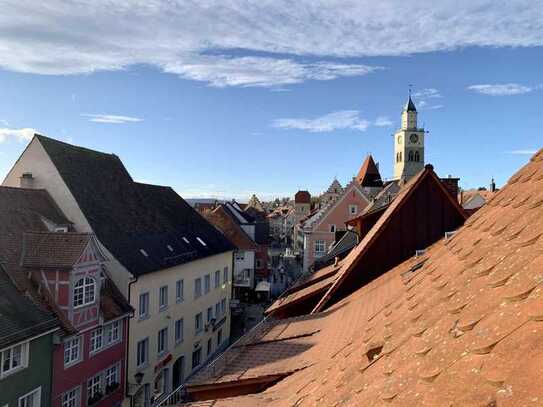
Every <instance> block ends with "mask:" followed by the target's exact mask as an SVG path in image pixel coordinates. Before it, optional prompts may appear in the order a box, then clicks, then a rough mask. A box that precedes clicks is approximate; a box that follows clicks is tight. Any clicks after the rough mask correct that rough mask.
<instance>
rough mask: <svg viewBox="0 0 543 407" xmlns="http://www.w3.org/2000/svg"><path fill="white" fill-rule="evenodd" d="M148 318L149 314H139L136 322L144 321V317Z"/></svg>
mask: <svg viewBox="0 0 543 407" xmlns="http://www.w3.org/2000/svg"><path fill="white" fill-rule="evenodd" d="M149 318H151V316H150V315H149V314H147V315H142V316H139V317H138V322H141V321H145V320H146V319H149Z"/></svg>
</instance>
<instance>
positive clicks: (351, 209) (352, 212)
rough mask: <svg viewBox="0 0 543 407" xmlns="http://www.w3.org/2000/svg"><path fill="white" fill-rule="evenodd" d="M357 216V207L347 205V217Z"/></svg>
mask: <svg viewBox="0 0 543 407" xmlns="http://www.w3.org/2000/svg"><path fill="white" fill-rule="evenodd" d="M356 214H358V205H349V215H356Z"/></svg>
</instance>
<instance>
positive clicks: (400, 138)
mask: <svg viewBox="0 0 543 407" xmlns="http://www.w3.org/2000/svg"><path fill="white" fill-rule="evenodd" d="M398 144H402V136H398Z"/></svg>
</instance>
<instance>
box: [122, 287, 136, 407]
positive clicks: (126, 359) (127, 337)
mask: <svg viewBox="0 0 543 407" xmlns="http://www.w3.org/2000/svg"><path fill="white" fill-rule="evenodd" d="M137 282H138V277H137V276H136V277H135V278H132V280H130V281H129V282H128V303H129V304H130V298H131V297H130V289H131V288H132V284H134V283H137ZM137 312H138V310H137V309H134V315H132V316H129V317H128V321H127V324H126V332H125V334H126V340H125V350H124V352H125V366H124V381H125V385H124V387H125V393H124V394H126V395H127V396H128V398H129V399H130V407H134V396H133V395H131V394H130V393H129V392H130V384H129V383H128V360H129V359H130V357H129V354H128V351H129V346H128V345H129V342H130V335H129V333H130V321H131V319H132V318H135V317H136V313H137Z"/></svg>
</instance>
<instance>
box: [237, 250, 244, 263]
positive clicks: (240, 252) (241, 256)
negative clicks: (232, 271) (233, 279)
mask: <svg viewBox="0 0 543 407" xmlns="http://www.w3.org/2000/svg"><path fill="white" fill-rule="evenodd" d="M244 260H245V252H244V251H243V250H236V261H244Z"/></svg>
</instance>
